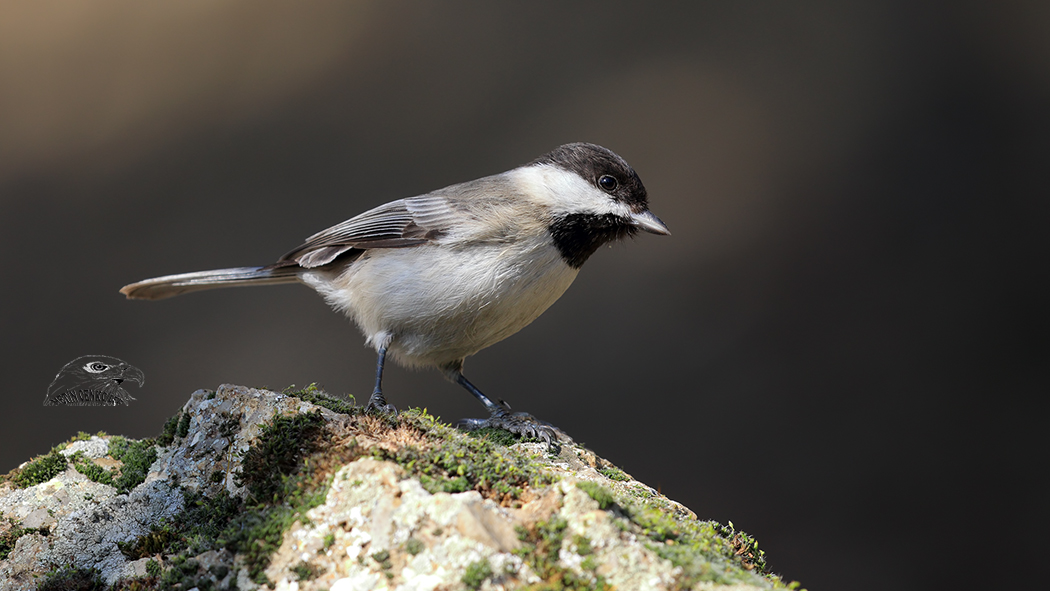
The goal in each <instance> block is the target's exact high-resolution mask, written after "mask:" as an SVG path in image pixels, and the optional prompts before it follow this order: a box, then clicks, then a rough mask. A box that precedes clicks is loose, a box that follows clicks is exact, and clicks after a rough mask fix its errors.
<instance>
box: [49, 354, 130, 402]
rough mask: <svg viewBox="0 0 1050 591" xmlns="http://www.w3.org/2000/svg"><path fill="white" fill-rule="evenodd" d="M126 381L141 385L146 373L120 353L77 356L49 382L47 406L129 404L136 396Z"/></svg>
mask: <svg viewBox="0 0 1050 591" xmlns="http://www.w3.org/2000/svg"><path fill="white" fill-rule="evenodd" d="M126 381H132V382H135V383H136V384H138V385H139V387H140V388H141V387H142V385H143V384H145V383H146V377H145V375H143V373H142V371H141V370H139V369H138V368H137V367H134V366H132V365H128V364H127V363H125V362H123V361H121V360H120V359H117V358H116V357H109V356H108V355H85V356H83V357H77V358H76V359H74V360H73V361H70V362H69V363H67V364H65V366H63V367H62V369H61V371H59V372H58V374H57V375H56V376H55V379H54V380H53V381H52V382H51V385H50V386H48V388H47V397H45V398H44V406H116V405H117V403H123V404H124V406H127V405H128V402H130V401H132V400H135V398H134V397H133V396H132V395H131V394H128V393H127V391H126V390H124V388H122V387H121V385H122V384H123V383H124V382H126Z"/></svg>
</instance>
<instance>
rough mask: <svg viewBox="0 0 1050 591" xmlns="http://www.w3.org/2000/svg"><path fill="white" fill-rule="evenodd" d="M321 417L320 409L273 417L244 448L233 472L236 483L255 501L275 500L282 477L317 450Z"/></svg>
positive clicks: (322, 421) (280, 489)
mask: <svg viewBox="0 0 1050 591" xmlns="http://www.w3.org/2000/svg"><path fill="white" fill-rule="evenodd" d="M324 431H325V420H324V417H322V416H321V413H320V412H312V413H307V414H296V415H291V416H286V417H277V418H275V419H274V420H273V421H272V422H271V423H270V424H269V425H267V426H266V427H264V428H263V430H262V432H261V433H260V434H259V437H258V439H257V440H256V442H255V444H254V445H252V446H251V448H249V449H248V452H247V453H245V455H244V461H243V462H242V464H241V472H240V473H239V474H237V476H236V481H237V484H238V486H245V487H247V488H248V494H249V495H250V497H251V498H253V499H255V500H256V501H258V502H263V503H269V502H276V501H277V500H278V499H277V495H278V494H279V493H283V492H284V489H285V484H284V483H283V479H284V478H285V477H287V476H288V475H291V474H295V473H296V472H298V469H299V467H300V463H301V462H302V460H303V458H304V457H305V456H308V455H310V454H311V453H313V452H315V451H317V450H318V448H319V446H320V442H321V435H322V433H324Z"/></svg>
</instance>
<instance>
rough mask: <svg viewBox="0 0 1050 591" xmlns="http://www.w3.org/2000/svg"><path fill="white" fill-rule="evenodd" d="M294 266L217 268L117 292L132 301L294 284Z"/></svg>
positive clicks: (142, 282)
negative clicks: (207, 290)
mask: <svg viewBox="0 0 1050 591" xmlns="http://www.w3.org/2000/svg"><path fill="white" fill-rule="evenodd" d="M298 270H299V268H298V267H297V266H289V267H277V268H274V267H237V268H234V269H216V270H214V271H197V272H196V273H181V274H179V275H166V276H164V277H155V278H153V279H146V280H145V281H139V282H138V283H132V284H131V285H125V286H124V287H122V288H120V293H122V294H124V295H126V296H128V299H131V300H163V299H164V298H170V297H172V296H177V295H182V294H184V293H190V292H192V291H203V290H205V289H217V288H220V287H241V286H249V285H272V284H277V283H295V282H296V281H298V277H297V275H296V272H297V271H298Z"/></svg>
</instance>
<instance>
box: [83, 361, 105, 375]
mask: <svg viewBox="0 0 1050 591" xmlns="http://www.w3.org/2000/svg"><path fill="white" fill-rule="evenodd" d="M84 369H86V370H88V371H90V372H91V373H100V372H103V371H106V370H107V369H109V366H108V365H106V364H105V363H99V362H98V361H96V362H94V363H89V364H87V365H86V366H84Z"/></svg>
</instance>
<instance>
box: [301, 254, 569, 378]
mask: <svg viewBox="0 0 1050 591" xmlns="http://www.w3.org/2000/svg"><path fill="white" fill-rule="evenodd" d="M439 249H440V252H439ZM425 250H431V251H432V252H429V253H428V252H425ZM576 274H577V270H576V269H573V268H571V267H569V266H568V265H566V264H565V262H564V261H563V260H562V259H561V256H560V255H559V254H558V251H557V249H555V248H552V247H551V245H550V243H549V238H547V237H546V236H543V237H538V238H536V239H535V244H533V245H532V248H522V244H521V243H520V242H518V243H517V244H516V245H515V246H514V248H513V249H511V248H509V245H507V244H484V245H479V244H473V245H471V246H469V247H466V248H460V249H457V248H455V247H449V246H443V247H438V246H430V245H423V246H417V247H411V248H396V249H373V250H369V251H367V252H366V253H365V254H364V255H363V256H362V257H361V258H360V259H358V260H357V261H355V262H353V263H352V264H350V265H349V266H348V267H347V268H346V269H345V270H343V271H342V272H338V271H336V272H333V271H328V270H311V271H303V273H302V275H301V276H300V277H301V279H302V281H303V282H304V283H306V284H307V285H309V286H311V287H313V288H314V289H315V290H317V291H318V292H319V293H320V294H321V295H322V296H324V298H325V300H327V301H328V303H329V305H331V306H332V307H333V308H336V309H338V310H341V311H343V312H344V313H346V314H347V315H348V316H349V317H351V318H352V319H353V320H354V321H355V322H356V323H357V325H358V326H359V327H360V328H361V330H362V332H364V334H365V336H366V337H367V338H368V342H369V344H371V345H373V346H378V345H379V344H381V343H382V342H384V341H387V340H388V339H389V342H390V345H389V351H390V352H391V353H392V354H393V356H394V357H395V359H397V360H398V361H400V362H402V363H404V364H406V365H412V366H420V365H444V364H448V363H454V362H455V361H458V360H461V359H463V358H464V357H467V356H468V355H472V354H474V353H477V352H478V351H480V350H481V349H484V348H485V347H488V346H489V345H492V344H494V343H497V342H499V341H501V340H503V339H505V338H507V337H508V336H510V335H512V334H514V333H516V332H518V331H519V330H521V329H522V328H524V327H525V326H526V325H528V324H529V323H530V322H532V321H533V320H535V319H536V318H537V317H538V316H539V315H540V314H542V313H543V312H544V310H546V309H547V308H548V307H550V305H551V304H553V303H554V302H555V301H556V300H557V299H558V298H559V297H561V295H562V294H563V293H565V290H566V289H568V287H569V285H571V284H572V281H573V279H575V278H576Z"/></svg>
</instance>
